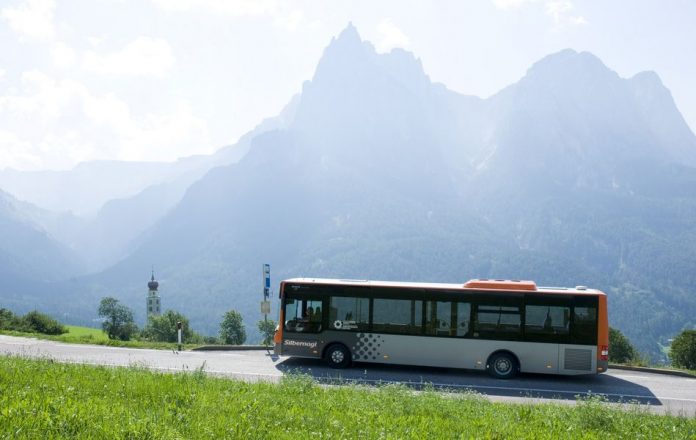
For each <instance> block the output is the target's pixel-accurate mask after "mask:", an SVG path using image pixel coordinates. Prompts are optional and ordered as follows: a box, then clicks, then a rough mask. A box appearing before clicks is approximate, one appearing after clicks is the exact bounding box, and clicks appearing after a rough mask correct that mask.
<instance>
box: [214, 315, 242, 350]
mask: <svg viewBox="0 0 696 440" xmlns="http://www.w3.org/2000/svg"><path fill="white" fill-rule="evenodd" d="M220 339H222V342H223V343H224V344H233V345H242V344H243V343H244V342H245V341H246V330H244V323H243V322H242V315H241V313H239V312H238V311H236V310H230V311H228V312H227V313H225V316H224V317H223V318H222V322H221V323H220Z"/></svg>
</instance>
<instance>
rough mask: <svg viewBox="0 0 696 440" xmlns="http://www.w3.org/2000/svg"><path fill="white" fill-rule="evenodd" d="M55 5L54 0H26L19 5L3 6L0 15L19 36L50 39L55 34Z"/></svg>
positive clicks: (43, 39)
mask: <svg viewBox="0 0 696 440" xmlns="http://www.w3.org/2000/svg"><path fill="white" fill-rule="evenodd" d="M55 7H56V5H55V1H54V0H27V1H26V2H25V3H24V4H21V5H19V6H16V7H6V8H3V9H2V10H0V17H2V19H3V20H5V21H7V23H8V24H9V25H10V28H11V29H12V30H13V31H14V32H16V33H17V34H19V35H20V36H21V37H25V38H28V39H31V40H37V41H50V40H51V39H52V38H53V36H54V35H55V27H54V25H53V10H54V9H55Z"/></svg>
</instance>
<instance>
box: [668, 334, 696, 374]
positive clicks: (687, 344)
mask: <svg viewBox="0 0 696 440" xmlns="http://www.w3.org/2000/svg"><path fill="white" fill-rule="evenodd" d="M669 357H670V358H671V359H672V363H673V364H674V365H675V366H677V367H682V368H688V369H689V370H696V330H684V331H683V332H681V333H680V334H679V335H678V336H677V337H676V338H674V341H672V346H671V347H670V350H669Z"/></svg>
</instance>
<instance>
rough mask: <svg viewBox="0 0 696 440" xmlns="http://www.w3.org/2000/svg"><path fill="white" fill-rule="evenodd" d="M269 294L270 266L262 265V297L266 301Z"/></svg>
mask: <svg viewBox="0 0 696 440" xmlns="http://www.w3.org/2000/svg"><path fill="white" fill-rule="evenodd" d="M270 292H271V265H270V264H264V265H263V297H264V298H266V299H268V296H269V294H270Z"/></svg>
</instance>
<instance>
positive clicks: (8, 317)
mask: <svg viewBox="0 0 696 440" xmlns="http://www.w3.org/2000/svg"><path fill="white" fill-rule="evenodd" d="M15 319H16V317H15V315H14V313H12V312H11V311H9V310H7V309H0V330H12V326H13V322H14V320H15Z"/></svg>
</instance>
